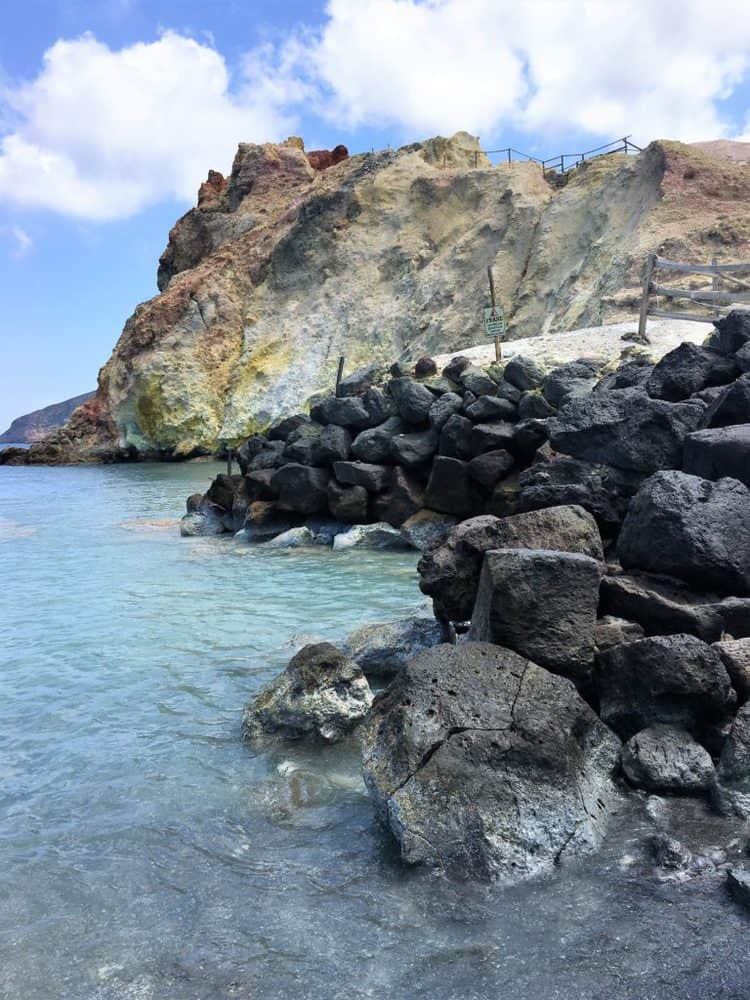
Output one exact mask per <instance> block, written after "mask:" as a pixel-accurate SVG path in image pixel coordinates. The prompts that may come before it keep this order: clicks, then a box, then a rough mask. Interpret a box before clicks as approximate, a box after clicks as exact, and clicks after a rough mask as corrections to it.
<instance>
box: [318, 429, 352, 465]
mask: <svg viewBox="0 0 750 1000" xmlns="http://www.w3.org/2000/svg"><path fill="white" fill-rule="evenodd" d="M351 447H352V436H351V434H350V433H349V431H348V430H347V429H346V428H345V427H337V426H336V424H329V425H328V427H324V428H323V429H322V430H321V432H320V434H319V435H318V438H317V440H315V441H313V444H312V456H311V457H312V464H313V465H332V464H333V463H334V462H345V461H346V460H347V459H348V458H349V452H350V451H351Z"/></svg>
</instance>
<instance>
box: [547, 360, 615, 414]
mask: <svg viewBox="0 0 750 1000" xmlns="http://www.w3.org/2000/svg"><path fill="white" fill-rule="evenodd" d="M600 367H601V365H600V364H599V363H598V362H596V361H588V360H585V359H580V360H578V361H569V362H568V363H567V364H565V365H560V367H559V368H555V369H553V371H551V372H550V373H549V375H547V376H546V377H545V379H544V381H543V383H542V392H543V393H544V398H545V399H546V400H547V402H548V403H550V404H551V405H552V406H554V407H560V406H562V405H563V403H565V402H567V400H569V399H573V398H576V397H578V396H584V395H587V394H588V393H590V392H591V391H592V390H593V388H594V386H595V385H596V383H597V378H598V372H599V369H600Z"/></svg>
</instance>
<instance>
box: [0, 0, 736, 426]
mask: <svg viewBox="0 0 750 1000" xmlns="http://www.w3.org/2000/svg"><path fill="white" fill-rule="evenodd" d="M749 81H750V18H748V17H747V14H746V9H745V4H744V3H737V2H735V0H717V2H714V3H712V4H708V3H706V2H705V0H682V2H679V3H677V2H673V0H666V2H663V3H661V4H660V5H659V7H658V8H655V7H654V5H653V4H652V3H650V2H646V0H630V2H628V0H623V2H622V3H620V4H618V5H617V12H616V16H613V6H612V4H611V3H609V2H605V0H602V2H589V3H586V4H583V3H581V2H580V0H549V2H547V0H536V2H534V0H531V2H526V3H524V4H518V3H517V2H516V0H331V2H330V3H328V4H309V3H305V4H302V3H297V2H285V3H278V2H277V3H268V2H234V0H204V2H202V3H197V2H192V0H100V2H96V0H85V2H84V0H61V2H57V3H54V2H50V0H25V2H24V3H23V4H18V3H17V4H11V3H8V2H5V3H2V5H0V302H2V324H1V325H0V359H1V364H0V429H3V428H4V427H5V426H7V424H8V423H9V422H10V420H11V419H12V418H13V417H14V416H17V415H19V414H21V413H23V412H26V411H28V410H30V409H34V408H36V407H39V406H43V405H45V404H47V403H51V402H56V401H59V400H61V399H64V398H66V397H68V396H72V395H76V394H78V393H80V392H83V391H85V390H87V389H89V388H93V387H94V385H95V380H96V372H97V370H98V368H99V367H100V366H101V365H102V364H103V363H104V362H105V361H106V359H107V357H108V356H109V353H110V351H111V349H112V347H113V346H114V343H115V341H116V339H117V337H118V335H119V333H120V330H121V328H122V325H123V323H124V321H125V319H126V318H127V317H128V316H129V315H130V313H131V312H132V310H133V308H134V306H135V305H136V304H137V303H138V302H139V301H142V300H143V299H146V298H148V297H150V296H151V295H153V294H155V292H156V264H157V260H158V257H159V254H160V253H161V251H162V249H163V247H164V245H165V242H166V239H167V234H168V231H169V228H170V226H171V225H172V224H173V222H174V221H175V219H176V218H177V217H178V216H179V215H180V214H181V213H182V212H183V211H185V210H186V209H187V208H188V207H189V206H190V204H191V203H192V201H193V199H194V195H195V191H196V190H197V185H198V183H199V181H200V180H201V178H202V177H203V176H205V174H206V173H207V171H208V169H209V167H212V168H215V169H219V170H222V171H223V172H226V171H227V170H228V169H229V166H230V164H231V157H232V152H233V150H234V148H235V146H236V144H237V143H238V142H240V141H259V142H262V141H267V140H274V139H280V138H283V137H284V136H286V135H288V134H292V133H293V134H299V135H302V136H303V137H304V138H305V141H306V144H307V145H308V148H315V147H319V146H333V145H335V144H337V143H339V142H344V143H345V144H346V145H347V146H349V148H350V150H351V151H353V152H356V151H359V150H364V149H369V148H370V146H375V147H376V148H377V147H380V146H384V145H386V144H389V143H390V144H391V145H394V146H395V145H400V144H402V143H405V142H411V141H414V140H416V139H420V138H425V137H427V136H429V135H434V134H438V133H443V134H450V133H452V132H453V131H456V130H457V129H458V128H466V129H468V130H469V131H472V132H474V133H475V134H479V135H480V136H481V138H482V144H483V145H484V146H485V148H487V147H494V146H505V145H508V144H511V145H515V146H517V147H519V148H521V149H524V150H527V151H529V152H530V153H534V154H546V155H551V154H553V153H557V152H560V151H562V150H567V149H570V150H576V149H582V148H589V147H591V146H595V145H597V144H598V143H599V142H602V141H607V140H609V139H612V138H614V137H615V136H618V135H622V134H625V133H632V135H633V137H634V139H635V141H636V142H639V143H640V144H645V143H647V142H648V141H649V140H651V139H653V138H658V137H670V138H680V139H684V140H686V141H692V140H696V139H707V138H716V137H718V136H727V137H732V138H750V135H748V133H749V132H750V127H749V125H748V113H749V111H750V82H749Z"/></svg>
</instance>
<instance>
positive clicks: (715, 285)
mask: <svg viewBox="0 0 750 1000" xmlns="http://www.w3.org/2000/svg"><path fill="white" fill-rule="evenodd" d="M711 267H714V268H716V270H715V271H714V273H713V274H712V275H711V291H712V292H718V291H719V262H718V260H717V259H716V258H715V257H714V258H713V260H712V261H711ZM719 316H721V310H720V309H719V300H718V297H717V299H716V303H715V304H714V317H715V318H716V319H718V318H719Z"/></svg>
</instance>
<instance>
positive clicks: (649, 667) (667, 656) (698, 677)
mask: <svg viewBox="0 0 750 1000" xmlns="http://www.w3.org/2000/svg"><path fill="white" fill-rule="evenodd" d="M596 686H597V690H598V692H599V706H600V712H599V714H600V715H601V717H602V719H603V720H604V722H606V723H607V725H608V726H611V727H612V728H613V729H614V730H615V732H616V733H618V735H619V736H621V737H622V739H624V740H627V739H630V737H631V736H633V735H635V733H637V732H639V731H640V730H641V729H645V728H646V727H647V726H650V725H652V724H653V723H655V722H663V723H667V724H669V725H673V726H679V727H680V728H682V729H687V730H688V732H690V733H691V734H692V735H693V736H694V737H695V738H696V739H698V740H700V742H702V743H706V741H707V740H708V741H709V742H710V743H712V744H713V743H715V741H716V738H717V733H719V732H720V729H721V726H722V725H723V724H725V723H726V721H727V719H728V717H729V715H730V713H731V710H732V708H733V707H734V705H735V704H736V700H737V698H736V695H735V693H734V691H733V689H732V685H731V682H730V680H729V674H728V673H727V671H726V669H725V667H724V664H723V663H722V662H721V657H720V656H719V653H718V651H717V650H716V649H714V647H713V646H709V645H708V644H707V643H705V642H702V641H701V640H700V639H696V637H695V636H693V635H664V636H652V637H650V638H647V639H639V640H638V641H637V642H629V643H626V644H624V645H620V646H612V647H611V648H610V649H605V650H601V651H600V652H598V653H597V655H596Z"/></svg>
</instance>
